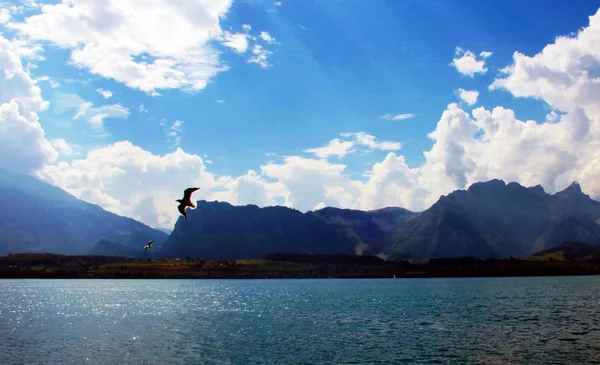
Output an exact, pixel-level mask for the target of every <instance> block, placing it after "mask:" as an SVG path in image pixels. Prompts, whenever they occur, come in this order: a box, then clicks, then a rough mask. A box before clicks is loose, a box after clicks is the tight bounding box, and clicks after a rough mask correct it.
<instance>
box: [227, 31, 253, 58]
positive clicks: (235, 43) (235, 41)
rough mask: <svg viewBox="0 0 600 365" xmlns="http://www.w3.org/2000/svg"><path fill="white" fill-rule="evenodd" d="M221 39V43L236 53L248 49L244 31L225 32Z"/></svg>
mask: <svg viewBox="0 0 600 365" xmlns="http://www.w3.org/2000/svg"><path fill="white" fill-rule="evenodd" d="M223 39H224V42H223V44H224V45H226V46H227V47H229V48H231V49H233V50H234V51H235V52H237V53H244V52H246V51H247V50H248V38H247V36H246V34H244V33H230V32H225V33H224V34H223Z"/></svg>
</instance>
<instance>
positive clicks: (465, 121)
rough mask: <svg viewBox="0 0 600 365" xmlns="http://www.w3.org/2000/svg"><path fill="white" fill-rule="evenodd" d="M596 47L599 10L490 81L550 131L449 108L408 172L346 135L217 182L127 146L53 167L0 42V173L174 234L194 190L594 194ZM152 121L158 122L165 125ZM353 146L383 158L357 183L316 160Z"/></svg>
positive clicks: (302, 202) (320, 195)
mask: <svg viewBox="0 0 600 365" xmlns="http://www.w3.org/2000/svg"><path fill="white" fill-rule="evenodd" d="M599 43H600V14H597V15H595V16H593V17H591V18H590V26H589V27H586V28H585V29H584V30H582V31H581V32H579V33H578V34H577V35H576V37H571V38H568V37H559V38H557V40H556V41H555V43H553V44H551V45H548V46H547V47H545V48H544V49H543V51H542V52H541V53H539V54H536V55H534V56H531V57H528V56H524V55H521V54H519V53H517V54H515V57H514V64H513V65H511V66H510V67H508V68H507V69H506V72H505V73H504V74H503V75H501V77H500V78H498V79H497V80H496V81H495V82H494V84H493V87H492V88H493V89H505V90H507V91H509V92H511V93H512V94H513V95H515V96H517V97H531V98H537V99H540V100H542V101H544V102H546V103H547V104H549V106H550V107H551V110H553V111H554V115H553V114H552V112H551V113H550V115H551V118H552V119H553V120H554V121H553V122H552V123H536V122H535V121H531V120H528V121H524V120H519V119H518V118H517V116H516V115H515V113H514V112H513V111H512V110H510V109H506V108H504V107H501V106H497V107H494V108H490V109H486V108H484V107H478V108H475V109H474V110H472V111H471V112H470V113H469V112H467V111H465V110H463V109H462V108H461V107H460V106H459V105H458V104H456V103H452V104H450V105H448V106H447V108H446V109H445V110H444V111H443V112H442V114H441V117H440V118H439V121H438V122H437V125H436V127H435V129H434V130H433V131H432V132H431V133H430V134H429V135H428V136H429V138H430V139H431V140H432V142H433V146H432V147H431V148H430V149H429V150H428V151H425V153H424V155H425V162H424V163H423V164H421V165H420V166H417V167H413V168H411V167H409V166H408V165H407V163H406V160H405V158H404V156H402V155H398V154H397V153H396V152H394V151H395V150H397V149H399V148H400V147H401V146H400V144H399V143H397V142H392V141H379V140H377V139H376V138H375V137H373V136H371V135H368V134H366V133H344V134H342V135H341V136H339V138H336V139H337V141H338V142H337V148H338V149H335V148H331V147H332V145H334V144H332V143H331V142H330V143H329V144H327V145H326V146H324V147H329V148H330V149H329V150H327V149H324V147H319V148H317V149H313V151H312V153H313V154H315V155H316V157H317V158H305V157H299V156H287V157H284V158H281V159H280V158H278V161H277V162H275V161H270V162H268V163H265V164H263V165H262V166H260V168H259V169H255V170H250V171H248V172H247V173H246V174H244V175H242V176H238V177H232V176H222V177H217V176H215V175H214V174H212V173H210V172H209V171H207V168H206V164H208V162H206V161H205V160H204V159H203V158H201V157H200V156H198V155H194V154H189V153H186V152H184V151H183V150H182V149H181V148H177V149H176V150H175V151H173V152H171V153H167V154H164V155H157V154H153V153H151V152H149V151H146V150H144V149H142V148H141V147H139V146H135V145H133V144H132V143H131V142H128V141H122V142H117V143H114V144H111V145H108V146H105V147H102V148H96V149H92V150H90V151H88V152H87V154H86V155H85V156H83V157H81V158H78V159H74V160H72V161H70V162H68V163H67V162H56V161H55V160H56V158H57V155H58V152H57V150H59V151H60V150H61V149H63V150H64V148H63V147H64V146H62V144H61V143H59V142H56V141H55V140H53V143H54V145H55V146H56V147H53V146H52V143H50V142H48V141H47V140H46V139H45V135H44V131H43V129H42V126H41V125H40V123H39V122H38V116H37V113H38V112H39V111H41V110H44V109H45V108H46V107H47V102H45V101H44V100H43V99H42V98H41V92H40V89H39V87H38V86H37V85H36V84H35V81H33V80H32V79H31V77H30V76H29V75H28V74H27V72H26V71H25V70H24V68H23V65H22V64H21V61H20V59H19V58H20V57H26V54H27V53H26V52H21V51H19V47H18V46H15V45H11V44H10V42H8V41H7V40H5V39H3V38H1V37H0V67H1V68H2V69H4V70H8V73H7V72H5V73H4V75H0V90H2V93H0V114H1V117H0V155H1V156H3V157H4V156H9V158H8V159H4V158H3V159H1V160H0V165H1V166H3V167H5V168H9V169H12V170H19V171H33V170H38V174H39V175H38V176H40V177H41V178H42V179H44V180H45V181H49V182H51V183H53V184H56V185H58V186H60V187H62V188H64V189H66V190H68V191H69V192H71V193H73V194H74V195H76V196H78V197H80V198H82V199H85V200H88V201H91V202H94V203H97V204H99V205H101V206H102V207H104V208H106V209H109V210H111V211H114V212H115V213H118V214H123V215H127V216H131V217H134V218H136V219H141V220H143V221H144V222H146V223H148V224H151V225H153V226H160V227H168V226H172V224H173V223H174V222H175V220H176V219H177V217H178V213H177V211H176V203H175V202H174V200H175V199H177V198H179V197H180V194H181V191H182V190H183V189H185V188H186V187H188V186H192V185H196V186H200V187H201V188H202V189H201V190H200V191H199V192H198V193H197V195H195V198H196V199H198V200H199V199H207V200H214V199H218V200H227V201H230V202H232V203H233V204H247V203H254V204H257V205H261V206H264V205H272V204H275V202H276V201H279V200H283V201H284V203H283V204H284V205H286V206H292V207H295V208H297V209H300V210H303V211H306V210H310V209H314V208H315V207H321V206H323V205H326V206H339V207H346V208H357V209H374V208H381V207H384V206H390V205H396V206H403V207H406V208H408V209H411V210H422V209H425V208H428V207H429V206H430V205H431V204H432V203H434V202H435V201H436V200H437V199H438V198H439V196H440V195H442V194H448V193H449V192H451V191H452V190H454V189H457V188H465V187H467V186H468V185H470V184H472V183H474V182H477V181H482V180H489V179H492V178H501V179H504V180H507V181H518V182H520V183H522V184H524V185H528V186H532V185H536V184H541V185H542V186H543V187H544V188H545V189H546V190H547V191H549V192H554V191H556V190H558V189H562V188H564V187H566V186H567V185H568V184H569V183H570V182H571V181H572V180H577V181H579V182H580V183H581V185H582V187H583V189H584V191H586V192H587V193H589V194H590V195H592V196H593V197H596V198H599V197H600V98H598V96H599V95H600V92H599V91H600V89H599V86H598V85H600V84H598V82H597V79H598V77H599V75H598V73H599V70H600V67H598V65H600V49H599V48H598V47H596V45H597V44H599ZM6 75H11V77H7V76H6ZM65 103H66V104H67V105H69V103H70V104H71V105H75V108H81V109H83V113H84V114H85V113H87V112H89V111H90V110H91V109H92V108H93V106H91V105H89V104H86V105H85V107H82V104H83V103H85V101H83V102H82V101H81V98H79V99H78V98H77V97H71V98H70V99H67V101H66V102H65V101H63V104H65ZM58 104H59V105H58V108H59V109H60V107H61V106H60V103H58ZM54 107H57V106H56V103H54V101H53V108H54ZM62 107H63V108H65V105H63V106H62ZM70 108H71V109H73V108H74V107H72V106H71V107H70ZM80 111H81V110H80ZM389 117H392V116H391V115H390V116H389ZM161 124H163V125H164V126H166V125H167V124H166V120H162V121H161ZM171 127H173V125H171V126H169V128H171ZM180 127H181V125H179V126H178V127H177V128H178V129H181V128H180ZM334 140H335V139H334ZM65 142H66V141H65ZM343 142H351V143H352V147H351V148H348V149H345V150H344V148H346V147H343V148H340V144H341V143H343ZM59 146H62V147H59ZM359 148H364V149H367V150H371V149H379V150H387V151H391V152H389V153H388V154H387V156H386V157H385V158H384V159H383V160H382V161H381V162H378V163H375V164H374V165H373V166H372V167H371V168H369V169H368V170H367V171H366V172H365V174H364V175H365V176H366V178H364V179H360V180H359V179H355V178H352V177H350V176H349V175H348V173H347V171H346V169H347V167H346V165H344V164H342V163H331V162H329V161H327V159H325V158H323V156H325V157H327V156H339V155H340V154H343V155H346V154H348V153H351V152H350V151H352V150H354V149H356V150H358V149H359ZM316 150H319V151H321V152H320V154H321V156H319V155H317V151H316ZM340 151H343V152H340ZM319 157H321V158H319Z"/></svg>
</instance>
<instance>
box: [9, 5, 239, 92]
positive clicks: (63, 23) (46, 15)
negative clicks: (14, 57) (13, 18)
mask: <svg viewBox="0 0 600 365" xmlns="http://www.w3.org/2000/svg"><path fill="white" fill-rule="evenodd" d="M230 6H231V0H198V1H193V2H172V1H168V0H157V1H155V2H153V4H152V6H147V5H146V6H140V5H139V4H138V2H137V1H135V0H107V1H103V2H102V3H101V4H100V3H99V2H98V1H96V0H80V1H76V2H71V1H69V2H67V1H62V2H59V3H57V4H45V5H44V6H43V7H41V13H39V14H35V15H32V16H29V17H27V18H26V19H25V20H24V22H20V23H9V24H8V26H9V27H10V28H13V29H16V30H18V31H20V32H21V33H22V34H23V35H26V36H28V37H29V38H31V39H33V40H39V41H48V42H51V43H53V44H55V45H57V46H59V47H61V48H64V49H68V50H70V51H71V55H70V63H71V64H72V65H73V66H76V67H78V68H81V69H85V70H88V71H89V72H91V73H93V74H96V75H100V76H103V77H106V78H111V79H114V80H116V81H118V82H121V83H123V84H125V85H127V86H128V87H131V88H135V89H139V90H142V91H145V92H148V93H156V90H159V89H175V88H178V89H182V90H185V91H197V90H201V89H203V88H204V87H205V86H206V85H207V83H208V82H209V80H210V79H212V78H213V77H214V76H215V75H216V74H217V73H219V72H221V71H224V70H226V69H227V68H228V67H227V66H225V65H223V64H222V63H221V61H220V60H219V54H218V52H217V51H216V49H215V48H214V47H213V45H212V40H213V39H220V37H221V35H222V34H223V30H222V29H221V27H220V19H221V18H222V17H223V16H224V15H225V14H226V13H227V12H228V10H229V8H230ZM144 55H146V56H148V58H147V59H145V60H144V59H142V58H141V57H139V56H144Z"/></svg>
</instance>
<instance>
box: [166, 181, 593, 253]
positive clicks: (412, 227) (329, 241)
mask: <svg viewBox="0 0 600 365" xmlns="http://www.w3.org/2000/svg"><path fill="white" fill-rule="evenodd" d="M198 204H199V206H198V208H197V209H196V210H190V212H189V220H187V221H185V220H183V219H181V218H180V219H179V221H178V222H177V224H176V225H175V229H174V230H173V233H172V234H171V236H170V238H169V240H168V241H167V242H166V243H165V252H164V253H165V254H166V255H171V256H197V257H198V256H199V257H206V258H217V257H218V258H258V257H263V256H264V255H266V254H272V253H311V254H351V253H355V254H366V255H378V254H382V253H385V254H387V255H389V256H390V257H392V258H405V259H416V260H425V259H428V258H432V257H440V258H444V257H462V256H472V257H509V256H514V257H526V256H529V255H531V254H532V253H533V252H536V251H539V250H543V249H545V248H548V247H552V246H554V245H556V244H557V243H560V242H563V241H581V242H585V243H588V244H591V245H597V244H600V226H599V225H598V224H597V222H598V220H599V219H600V203H599V202H597V201H594V200H592V199H590V197H589V196H587V195H585V194H584V193H583V192H582V191H581V188H580V187H579V185H578V184H577V183H573V184H572V185H571V186H569V187H568V188H567V189H565V190H563V191H561V192H558V193H556V194H554V195H549V194H547V193H546V192H545V191H544V189H543V188H542V187H541V186H539V185H538V186H534V187H529V188H528V187H523V186H521V185H519V184H517V183H509V184H506V183H504V182H503V181H501V180H491V181H488V182H482V183H476V184H473V185H472V186H470V187H469V188H468V189H466V190H457V191H454V192H453V193H451V194H449V195H448V196H442V197H441V198H440V199H439V201H438V202H436V203H435V204H434V205H433V206H432V207H431V208H429V209H427V210H425V211H423V212H420V213H413V212H410V211H407V210H406V209H402V208H386V209H380V210H375V211H367V212H365V211H359V210H350V209H338V208H323V209H320V210H318V211H314V212H307V213H304V214H303V213H301V212H299V211H296V210H294V209H289V208H284V207H268V208H258V207H256V206H253V205H248V206H244V207H235V206H232V205H230V204H228V203H219V202H206V201H200V202H198Z"/></svg>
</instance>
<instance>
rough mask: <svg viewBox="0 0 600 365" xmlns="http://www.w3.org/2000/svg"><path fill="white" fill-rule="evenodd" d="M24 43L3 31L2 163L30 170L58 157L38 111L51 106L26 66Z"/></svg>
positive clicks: (0, 76)
mask: <svg viewBox="0 0 600 365" xmlns="http://www.w3.org/2000/svg"><path fill="white" fill-rule="evenodd" d="M20 51H21V48H20V45H19V44H17V45H15V44H13V43H11V42H10V41H9V40H7V39H6V38H4V37H3V36H2V35H0V70H3V71H4V72H0V90H1V91H0V156H2V158H0V167H2V168H4V169H7V170H9V171H13V172H17V173H29V172H31V171H34V170H36V169H38V168H39V167H41V166H42V165H44V164H46V163H49V162H52V161H54V160H56V158H57V157H58V152H57V151H56V150H55V149H54V147H52V145H51V144H50V142H48V141H47V140H46V137H45V133H44V130H43V128H42V125H41V124H40V123H39V117H38V114H37V113H39V112H41V111H44V110H46V109H47V108H48V102H47V101H44V99H43V98H42V96H41V90H40V87H39V86H37V84H36V81H35V80H33V79H32V78H31V76H30V75H29V74H28V73H27V72H26V71H25V69H24V68H23V64H22V63H21V60H20V57H24V53H22V52H20Z"/></svg>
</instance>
